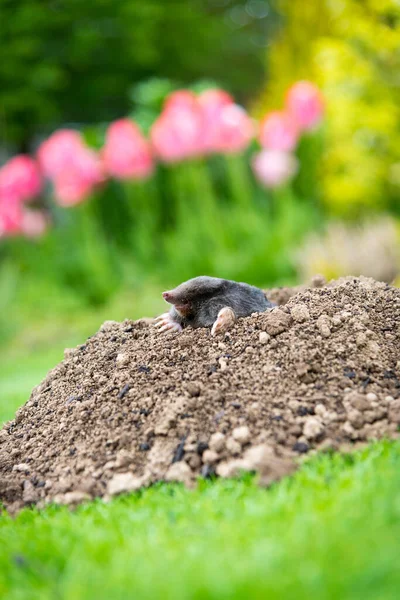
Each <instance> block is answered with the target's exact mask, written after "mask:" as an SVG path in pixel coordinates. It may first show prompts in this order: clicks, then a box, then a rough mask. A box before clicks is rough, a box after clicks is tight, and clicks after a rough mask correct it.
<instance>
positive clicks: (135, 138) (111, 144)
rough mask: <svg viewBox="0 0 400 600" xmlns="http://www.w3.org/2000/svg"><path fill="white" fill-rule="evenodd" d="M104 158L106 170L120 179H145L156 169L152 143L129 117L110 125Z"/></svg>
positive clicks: (103, 152)
mask: <svg viewBox="0 0 400 600" xmlns="http://www.w3.org/2000/svg"><path fill="white" fill-rule="evenodd" d="M102 159H103V166H104V169H105V171H106V172H107V173H108V174H109V175H112V176H113V177H118V178H120V179H145V178H147V177H149V176H150V175H151V174H152V173H153V171H154V161H153V157H152V154H151V149H150V143H149V142H148V141H147V140H146V138H145V137H144V136H143V135H142V133H141V131H140V129H139V127H138V126H137V125H136V124H135V123H133V122H132V121H130V120H129V119H120V120H119V121H115V122H114V123H112V124H111V125H110V127H109V128H108V130H107V134H106V143H105V146H104V148H103V151H102Z"/></svg>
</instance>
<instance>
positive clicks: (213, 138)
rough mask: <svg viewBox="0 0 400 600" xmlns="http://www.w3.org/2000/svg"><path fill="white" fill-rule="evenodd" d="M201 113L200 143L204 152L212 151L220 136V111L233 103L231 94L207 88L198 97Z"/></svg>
mask: <svg viewBox="0 0 400 600" xmlns="http://www.w3.org/2000/svg"><path fill="white" fill-rule="evenodd" d="M198 103H199V107H200V111H201V115H202V123H203V128H202V144H203V148H204V150H205V152H213V151H215V149H216V147H217V145H218V144H217V140H218V138H219V137H220V125H221V112H222V110H223V109H224V108H225V106H229V105H232V104H234V101H233V98H232V96H230V95H229V94H228V93H227V92H224V91H223V90H219V89H209V90H205V91H204V92H202V93H201V94H200V95H199V97H198Z"/></svg>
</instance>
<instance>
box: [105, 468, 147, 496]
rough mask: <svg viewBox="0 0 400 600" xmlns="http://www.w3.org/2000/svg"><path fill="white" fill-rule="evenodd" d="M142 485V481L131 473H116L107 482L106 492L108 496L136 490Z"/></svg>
mask: <svg viewBox="0 0 400 600" xmlns="http://www.w3.org/2000/svg"><path fill="white" fill-rule="evenodd" d="M142 485H143V479H142V478H140V477H135V476H134V475H133V474H132V473H117V474H116V475H114V477H113V478H112V479H110V481H109V482H108V485H107V492H108V493H109V495H110V496H116V495H117V494H123V493H126V492H132V491H134V490H138V489H140V488H141V487H142Z"/></svg>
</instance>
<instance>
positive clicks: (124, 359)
mask: <svg viewBox="0 0 400 600" xmlns="http://www.w3.org/2000/svg"><path fill="white" fill-rule="evenodd" d="M115 363H116V365H117V367H118V368H121V367H125V366H126V365H127V364H129V356H128V354H124V353H120V354H117V358H116V359H115Z"/></svg>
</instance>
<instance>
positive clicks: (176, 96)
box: [163, 90, 198, 113]
mask: <svg viewBox="0 0 400 600" xmlns="http://www.w3.org/2000/svg"><path fill="white" fill-rule="evenodd" d="M174 110H177V111H182V110H189V111H190V110H193V111H197V110H198V100H197V96H196V94H195V93H194V92H191V91H190V90H177V91H176V92H172V93H171V94H169V96H168V97H167V98H166V100H165V103H164V107H163V112H164V113H170V112H171V111H174Z"/></svg>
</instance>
